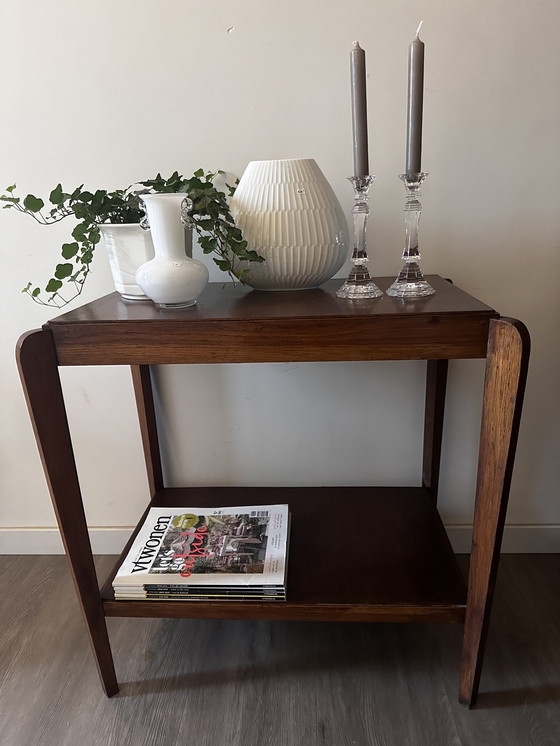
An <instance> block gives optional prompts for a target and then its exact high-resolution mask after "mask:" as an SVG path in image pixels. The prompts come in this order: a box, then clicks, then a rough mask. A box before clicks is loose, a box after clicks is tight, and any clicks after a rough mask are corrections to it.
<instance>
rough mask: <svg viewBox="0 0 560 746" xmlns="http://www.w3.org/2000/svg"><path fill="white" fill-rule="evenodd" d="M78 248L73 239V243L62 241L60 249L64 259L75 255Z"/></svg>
mask: <svg viewBox="0 0 560 746" xmlns="http://www.w3.org/2000/svg"><path fill="white" fill-rule="evenodd" d="M79 248H80V247H79V246H78V244H77V243H76V242H75V241H74V243H63V244H62V250H61V253H62V256H63V257H64V258H65V259H72V257H73V256H76V254H77V253H78V249H79Z"/></svg>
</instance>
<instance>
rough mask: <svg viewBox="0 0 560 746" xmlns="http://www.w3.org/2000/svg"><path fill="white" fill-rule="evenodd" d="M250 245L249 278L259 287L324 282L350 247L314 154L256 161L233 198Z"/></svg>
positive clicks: (283, 287) (294, 287)
mask: <svg viewBox="0 0 560 746" xmlns="http://www.w3.org/2000/svg"><path fill="white" fill-rule="evenodd" d="M231 213H232V215H233V217H234V219H235V222H236V224H237V225H238V226H239V228H241V230H242V231H243V238H244V239H245V240H246V241H247V243H248V244H249V248H251V249H253V250H255V251H256V252H258V253H259V254H260V255H261V256H263V257H264V258H265V260H266V261H264V262H262V263H261V264H258V263H255V262H251V263H248V264H247V265H245V266H247V267H248V268H249V269H250V274H249V275H248V277H247V280H246V282H247V284H248V285H250V286H251V287H253V288H257V289H258V290H303V289H305V288H314V287H318V286H319V285H322V283H324V282H326V281H327V280H328V279H330V278H331V277H332V276H333V275H334V274H335V273H336V272H337V271H338V270H339V269H340V268H341V267H342V265H343V264H344V261H345V259H346V258H347V257H348V253H349V240H348V224H347V222H346V218H345V216H344V212H343V210H342V207H341V206H340V203H339V201H338V199H337V198H336V195H335V193H334V192H333V190H332V188H331V186H330V184H329V183H328V181H327V179H326V178H325V176H324V174H323V172H322V171H321V169H320V168H319V166H318V165H317V163H316V162H315V161H314V160H313V159H312V158H293V159H288V160H277V161H251V163H249V165H248V166H247V168H246V170H245V172H244V174H243V176H242V177H241V179H240V181H239V185H238V186H237V189H236V190H235V194H234V195H233V198H232V201H231Z"/></svg>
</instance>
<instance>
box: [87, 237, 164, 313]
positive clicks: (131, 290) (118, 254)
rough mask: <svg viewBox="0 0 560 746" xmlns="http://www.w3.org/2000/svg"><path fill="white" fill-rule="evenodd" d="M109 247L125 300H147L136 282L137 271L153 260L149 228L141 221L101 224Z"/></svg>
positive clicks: (113, 270)
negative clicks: (142, 225) (142, 224)
mask: <svg viewBox="0 0 560 746" xmlns="http://www.w3.org/2000/svg"><path fill="white" fill-rule="evenodd" d="M99 230H100V231H101V235H102V236H103V242H104V244H105V248H106V250H107V256H108V258H109V265H110V267H111V274H112V276H113V282H114V284H115V290H117V292H119V293H120V294H121V295H122V297H123V298H126V300H148V297H147V296H146V295H145V294H144V293H143V292H142V290H141V289H140V287H139V286H138V283H137V282H136V272H137V270H138V267H140V266H141V265H142V264H144V262H147V261H149V260H150V259H153V257H154V245H153V243H152V235H151V233H150V231H146V230H144V229H143V228H141V227H140V226H139V225H138V223H102V224H101V225H100V226H99Z"/></svg>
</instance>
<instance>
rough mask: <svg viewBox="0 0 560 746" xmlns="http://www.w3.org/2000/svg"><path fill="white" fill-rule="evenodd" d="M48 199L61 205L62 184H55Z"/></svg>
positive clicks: (54, 203) (62, 198)
mask: <svg viewBox="0 0 560 746" xmlns="http://www.w3.org/2000/svg"><path fill="white" fill-rule="evenodd" d="M49 200H50V201H51V203H52V204H53V205H61V204H62V202H63V201H64V192H63V191H62V185H61V184H57V185H56V186H55V188H54V189H53V190H52V192H51V193H50V196H49Z"/></svg>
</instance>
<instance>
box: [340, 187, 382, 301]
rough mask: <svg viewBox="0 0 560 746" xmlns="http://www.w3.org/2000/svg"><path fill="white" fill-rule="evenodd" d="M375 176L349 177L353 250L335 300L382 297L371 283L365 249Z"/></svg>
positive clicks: (379, 291)
mask: <svg viewBox="0 0 560 746" xmlns="http://www.w3.org/2000/svg"><path fill="white" fill-rule="evenodd" d="M374 179H375V176H350V177H349V181H350V182H351V183H352V186H353V187H354V207H353V208H352V218H353V220H354V249H353V251H352V269H351V270H350V274H349V275H348V278H347V280H346V282H345V283H344V285H342V287H340V288H339V289H338V290H337V292H336V295H337V298H349V299H354V298H379V296H381V295H383V293H382V292H381V290H380V289H379V288H378V287H377V285H376V284H375V283H374V282H373V280H372V279H371V277H370V275H369V270H368V266H367V265H368V261H369V258H368V254H367V248H366V229H367V221H368V217H369V205H368V199H369V187H370V184H371V183H372V181H373V180H374Z"/></svg>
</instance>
